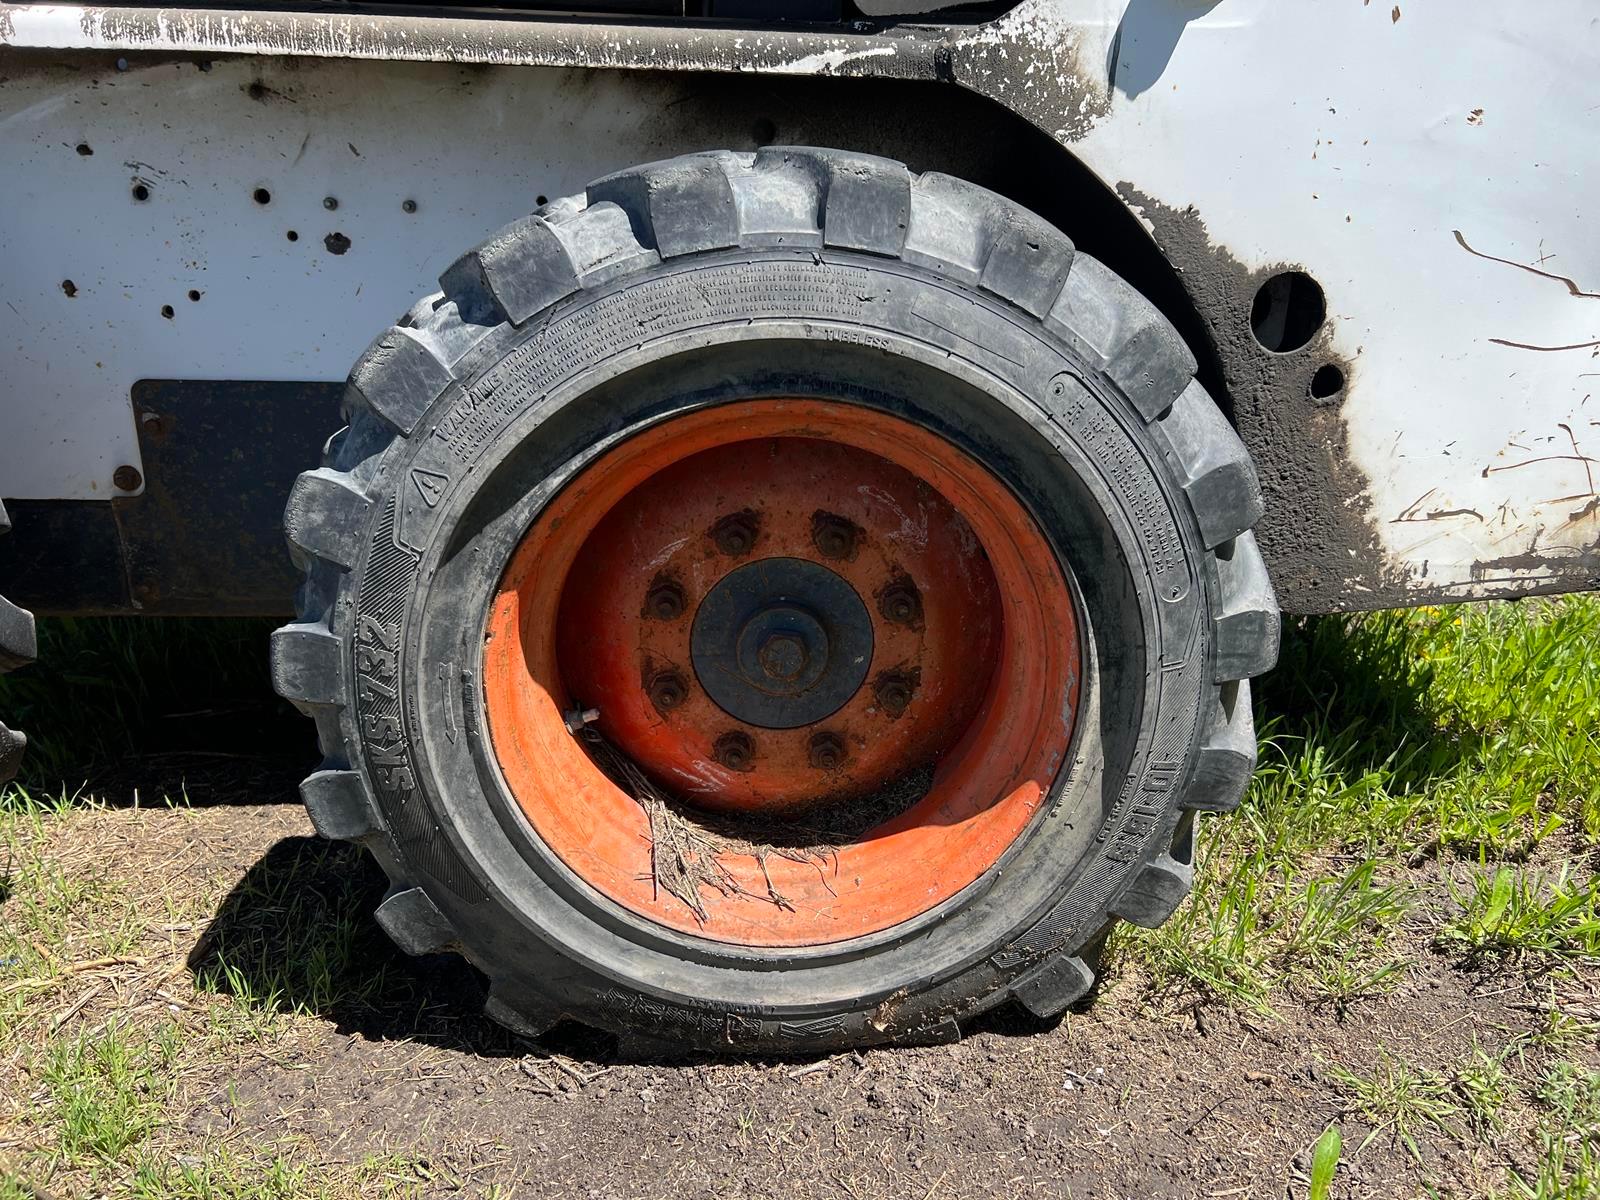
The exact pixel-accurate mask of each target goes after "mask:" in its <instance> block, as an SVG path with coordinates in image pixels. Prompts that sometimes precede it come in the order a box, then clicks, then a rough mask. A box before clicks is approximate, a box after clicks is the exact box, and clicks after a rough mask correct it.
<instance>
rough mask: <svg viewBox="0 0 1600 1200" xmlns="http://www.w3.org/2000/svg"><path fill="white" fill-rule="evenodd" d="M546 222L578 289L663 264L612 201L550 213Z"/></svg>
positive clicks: (658, 255)
mask: <svg viewBox="0 0 1600 1200" xmlns="http://www.w3.org/2000/svg"><path fill="white" fill-rule="evenodd" d="M545 219H546V221H547V222H548V223H549V226H550V231H551V232H552V233H554V234H555V236H556V239H557V240H558V241H559V242H560V243H561V245H562V246H563V247H564V248H565V250H566V252H567V261H568V262H570V263H571V264H572V270H573V272H574V274H575V275H576V276H577V279H578V286H579V287H591V286H593V285H595V284H598V283H604V282H605V281H606V280H608V279H611V278H613V277H615V276H618V275H625V274H627V273H629V272H630V271H642V270H644V269H645V268H647V267H649V266H651V265H653V264H655V263H658V262H660V261H661V255H660V254H659V253H657V252H656V250H655V249H654V247H651V246H646V245H645V244H644V243H642V242H641V241H640V240H639V239H638V238H637V237H635V236H634V232H633V222H632V221H631V220H630V219H629V217H628V214H627V213H626V212H625V211H624V210H623V209H622V208H621V207H620V206H619V205H616V204H613V203H610V202H609V201H606V202H602V203H599V204H591V205H590V206H589V207H588V208H585V209H582V210H580V211H578V212H570V213H569V212H554V213H549V214H547V216H546V218H545Z"/></svg>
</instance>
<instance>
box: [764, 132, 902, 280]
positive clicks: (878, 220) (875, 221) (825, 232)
mask: <svg viewBox="0 0 1600 1200" xmlns="http://www.w3.org/2000/svg"><path fill="white" fill-rule="evenodd" d="M774 161H777V162H783V163H795V164H800V165H802V166H803V167H806V168H808V169H810V170H812V171H815V172H817V173H818V174H819V176H820V177H821V178H822V179H823V180H824V181H825V184H824V186H825V189H826V190H825V192H824V195H823V200H822V243H823V245H825V246H837V247H839V248H840V249H842V250H861V251H865V252H866V253H868V254H884V255H888V256H890V257H892V258H897V257H899V255H900V251H901V249H902V248H903V247H904V246H905V242H906V227H907V225H909V224H910V220H911V172H910V171H908V170H907V169H906V167H905V164H904V163H897V162H895V161H894V160H893V159H889V158H878V157H876V156H875V155H871V154H846V153H844V152H842V151H838V150H808V149H804V148H793V147H769V148H767V149H765V150H762V151H760V152H759V153H758V154H757V155H756V165H757V166H758V167H759V166H761V165H763V164H765V163H769V162H774Z"/></svg>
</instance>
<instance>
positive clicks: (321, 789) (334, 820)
mask: <svg viewBox="0 0 1600 1200" xmlns="http://www.w3.org/2000/svg"><path fill="white" fill-rule="evenodd" d="M300 799H301V800H302V801H304V802H305V806H306V812H307V813H308V814H309V815H310V817H311V823H312V824H313V825H315V826H316V827H317V833H318V834H320V835H321V836H322V837H325V838H327V839H329V840H330V841H347V842H357V841H360V840H361V839H362V838H366V837H371V836H372V835H373V834H375V833H378V832H380V831H381V829H382V826H381V825H380V824H379V822H378V818H377V816H376V815H375V814H374V812H373V809H372V802H371V801H370V800H369V799H368V797H367V788H366V785H365V784H364V783H362V781H361V776H360V775H359V774H358V773H356V772H355V771H317V772H316V773H314V774H312V775H308V776H307V777H306V778H305V779H304V780H303V781H302V782H301V784H300Z"/></svg>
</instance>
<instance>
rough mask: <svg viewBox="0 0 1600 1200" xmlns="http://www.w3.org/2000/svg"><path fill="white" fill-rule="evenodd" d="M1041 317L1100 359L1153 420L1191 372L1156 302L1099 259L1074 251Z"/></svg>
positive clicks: (1183, 350) (1189, 356) (1192, 368)
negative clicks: (1050, 304)
mask: <svg viewBox="0 0 1600 1200" xmlns="http://www.w3.org/2000/svg"><path fill="white" fill-rule="evenodd" d="M1045 322H1046V324H1048V325H1049V326H1050V327H1051V328H1053V329H1055V330H1056V331H1057V332H1058V333H1060V334H1062V335H1063V336H1064V337H1066V338H1067V339H1068V340H1069V341H1070V342H1073V343H1074V344H1076V345H1077V346H1078V348H1079V350H1080V351H1082V352H1086V353H1088V354H1089V355H1090V356H1091V357H1093V358H1096V359H1097V360H1098V362H1099V363H1100V364H1103V366H1104V369H1105V372H1106V374H1107V375H1109V376H1110V377H1111V380H1112V382H1114V383H1115V384H1116V385H1117V386H1118V387H1119V388H1121V389H1122V392H1123V394H1124V395H1126V396H1127V397H1128V399H1129V400H1130V401H1131V402H1132V403H1133V406H1134V408H1136V409H1137V410H1138V412H1139V415H1140V416H1142V417H1143V418H1144V419H1145V420H1146V421H1152V420H1154V419H1155V418H1156V417H1157V416H1158V415H1159V414H1160V413H1161V412H1163V411H1165V409H1166V408H1167V406H1168V405H1170V404H1171V403H1172V402H1173V401H1174V400H1176V399H1177V398H1178V396H1179V394H1180V393H1181V392H1182V391H1183V389H1184V388H1185V387H1187V386H1188V384H1189V381H1190V380H1191V379H1193V378H1194V373H1195V360H1194V355H1193V354H1192V353H1190V351H1189V347H1188V346H1186V345H1184V342H1183V339H1182V338H1180V337H1179V336H1178V333H1177V330H1175V329H1173V328H1172V326H1171V325H1169V324H1168V323H1167V319H1166V318H1165V317H1163V316H1162V315H1161V314H1160V313H1159V312H1158V311H1157V310H1156V307H1155V306H1154V305H1153V304H1151V303H1150V301H1148V300H1146V299H1145V298H1144V297H1143V296H1141V295H1140V294H1139V293H1138V292H1136V291H1134V289H1133V288H1132V287H1130V286H1129V285H1128V284H1127V283H1125V282H1123V281H1122V279H1120V278H1119V277H1118V276H1116V275H1114V274H1112V273H1111V271H1109V270H1108V269H1107V268H1106V267H1105V265H1104V264H1103V263H1101V262H1100V261H1099V260H1098V259H1094V258H1090V257H1089V256H1088V255H1086V254H1079V255H1077V256H1076V257H1075V258H1074V259H1073V264H1072V270H1071V271H1070V272H1069V273H1068V274H1067V283H1066V286H1065V287H1064V288H1062V289H1061V295H1060V296H1059V297H1058V298H1057V300H1056V303H1055V305H1054V306H1053V307H1052V308H1051V309H1050V312H1049V314H1048V315H1047V316H1046V317H1045Z"/></svg>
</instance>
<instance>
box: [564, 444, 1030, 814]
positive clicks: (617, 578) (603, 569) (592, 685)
mask: <svg viewBox="0 0 1600 1200" xmlns="http://www.w3.org/2000/svg"><path fill="white" fill-rule="evenodd" d="M732 514H749V516H748V518H747V519H748V520H749V522H750V524H751V526H752V527H753V528H754V530H755V537H754V542H753V545H752V546H751V547H750V549H749V550H748V551H747V552H745V553H744V554H739V555H729V554H727V553H725V552H724V551H722V550H721V549H719V548H718V545H717V541H716V539H715V538H714V537H713V536H712V533H711V531H712V530H713V529H714V528H715V527H716V526H717V524H718V522H719V521H721V520H724V519H726V518H727V517H728V516H730V515H732ZM819 515H821V516H823V517H829V516H831V517H834V518H838V519H840V520H841V521H842V522H848V523H849V524H850V525H851V526H853V527H854V528H856V529H858V530H859V531H860V533H859V535H858V536H857V538H856V540H855V541H856V544H855V549H854V551H853V553H851V554H850V555H849V556H848V557H846V558H829V557H826V556H824V555H823V554H821V553H819V552H818V550H817V548H816V545H815V544H814V540H813V533H812V531H813V528H814V526H815V525H816V524H817V523H818V517H819ZM773 557H783V558H805V559H811V560H814V561H816V562H819V563H821V564H822V565H824V566H826V567H827V568H828V569H829V570H832V571H834V572H835V573H836V574H838V575H839V576H840V577H842V578H843V579H844V580H845V581H846V582H847V583H849V584H850V585H851V586H852V587H853V588H854V589H855V591H856V594H857V595H858V596H860V597H861V598H862V600H863V601H865V603H866V605H867V609H868V612H869V613H870V614H871V616H872V618H873V637H874V651H873V661H872V665H871V667H870V668H869V669H868V672H867V683H866V686H864V687H863V688H861V690H860V691H858V692H857V693H856V695H855V697H854V698H853V699H852V700H851V701H849V702H848V703H846V704H845V706H844V707H843V708H842V709H840V710H839V711H838V712H836V713H834V714H833V715H832V716H830V717H827V718H825V719H824V720H822V721H821V722H818V723H817V724H815V725H805V726H801V727H800V728H797V729H764V728H761V727H759V726H751V725H741V724H740V723H739V722H738V721H736V720H734V719H733V718H732V717H730V716H729V715H728V714H727V713H725V712H724V711H723V710H722V709H721V708H720V707H718V705H717V704H716V703H715V702H714V701H713V700H712V699H711V697H710V696H708V695H707V694H706V692H705V691H704V690H703V689H702V688H700V687H699V686H696V684H695V670H694V666H693V664H692V662H691V660H690V630H691V627H692V625H693V623H694V621H693V617H694V611H695V608H696V606H697V605H698V604H699V602H700V600H701V599H702V598H703V597H704V596H705V595H706V594H707V593H708V592H709V591H710V590H711V588H712V587H713V586H715V584H716V583H717V582H718V581H719V580H720V579H721V578H722V577H723V576H724V575H726V574H727V573H728V572H729V571H731V570H733V569H734V568H736V567H738V566H741V565H743V564H744V563H746V562H751V561H754V560H756V559H761V558H773ZM907 578H909V579H910V580H911V581H912V582H913V583H914V584H915V585H916V587H917V588H918V590H919V591H920V592H921V595H922V610H923V611H922V614H921V616H920V619H918V620H914V621H912V622H910V623H909V624H902V623H898V622H895V621H891V620H889V619H888V618H886V617H885V616H883V614H882V613H881V612H880V611H879V609H880V607H881V605H880V598H881V597H882V595H883V593H884V592H886V591H887V590H889V589H890V588H891V587H893V586H894V585H895V583H896V581H897V580H902V579H907ZM664 582H670V583H672V584H675V585H676V586H677V587H678V588H679V589H680V590H681V592H682V594H683V596H684V598H685V600H686V605H685V609H684V612H683V614H682V615H681V616H679V617H677V618H675V619H668V620H662V619H659V618H657V617H655V616H654V615H653V614H651V613H647V612H646V611H645V610H646V604H645V598H646V597H647V596H648V595H649V594H650V592H651V589H652V588H653V587H657V586H661V584H662V583H664ZM999 607H1000V604H999V595H998V593H997V591H996V588H995V582H994V576H993V574H992V572H991V571H990V569H989V565H988V563H987V561H986V560H985V558H984V555H983V552H982V550H981V549H980V548H979V546H978V540H977V538H976V537H975V536H974V535H973V533H972V530H971V528H970V527H969V526H968V525H967V523H966V522H965V521H963V520H962V519H961V517H960V516H959V515H957V513H956V512H955V511H954V510H953V509H952V508H951V507H950V505H949V503H948V502H947V501H946V500H945V499H944V498H943V497H942V496H940V495H938V494H937V493H936V492H934V491H933V489H932V488H930V487H929V486H928V485H927V484H925V483H923V482H922V481H921V480H919V479H918V478H917V477H916V476H914V475H912V474H911V473H910V472H909V471H907V470H905V469H904V468H903V467H899V466H896V465H895V464H894V463H892V462H890V461H889V460H888V459H886V458H883V457H882V456H881V455H878V454H874V453H872V452H870V451H867V450H862V449H858V448H857V447H854V446H850V445H846V444H844V443H841V442H836V441H828V440H825V439H822V438H815V437H766V438H757V439H751V440H747V441H739V442H733V443H730V444H728V445H725V446H718V447H715V448H713V449H710V450H702V451H700V452H699V453H698V454H693V455H690V456H689V457H688V458H685V459H683V460H682V461H681V462H677V463H674V464H673V465H672V466H670V467H667V468H666V469H665V470H662V471H660V472H659V473H657V474H656V475H654V476H653V477H652V478H650V479H649V480H647V481H646V482H645V483H644V484H642V485H641V486H639V487H637V488H635V489H634V490H633V491H632V492H631V493H629V494H628V495H627V496H626V497H625V498H624V499H623V500H622V501H621V503H619V504H617V505H616V506H615V507H614V508H613V509H612V510H611V511H610V512H609V513H608V514H606V516H605V518H604V520H602V521H601V522H600V523H599V524H598V525H597V526H596V527H595V529H594V532H593V533H592V534H591V535H590V536H589V538H588V539H587V541H586V542H585V544H584V547H583V549H582V551H581V552H580V553H579V555H578V557H577V560H576V561H575V562H574V564H573V566H572V570H571V571H570V572H569V573H568V576H567V581H566V585H565V593H564V595H563V597H562V604H561V610H560V613H559V616H558V618H557V620H558V626H559V629H560V633H559V641H558V645H557V653H558V655H559V657H560V660H561V665H562V674H563V678H564V679H565V681H566V683H567V686H568V688H569V690H570V691H571V693H572V695H573V698H574V700H575V701H576V702H577V703H579V704H582V705H585V706H589V705H593V706H595V707H598V708H599V709H600V731H601V732H602V733H603V734H605V735H606V737H608V738H609V739H610V740H611V741H612V742H613V743H614V744H615V745H617V746H619V747H622V748H623V749H625V750H626V751H627V753H628V755H629V757H631V758H632V759H633V760H634V761H635V762H637V763H638V764H639V765H640V766H641V767H643V768H644V769H645V770H646V771H647V772H648V773H649V774H650V775H651V776H652V777H653V778H655V779H657V780H658V781H659V782H660V783H662V784H663V785H664V786H665V787H667V788H668V789H669V790H671V791H672V792H674V793H676V794H678V795H681V796H682V797H684V798H685V799H687V800H690V801H692V802H694V803H697V804H701V805H704V806H706V807H709V808H717V809H734V810H757V809H759V810H765V811H782V810H796V809H803V808H806V807H809V806H811V805H813V804H815V803H817V802H818V801H819V800H821V799H823V798H825V797H828V798H835V797H847V796H850V795H857V796H859V795H865V794H867V793H869V792H871V791H872V790H873V789H875V788H877V787H879V786H880V785H882V784H884V783H887V782H888V781H889V780H890V779H893V778H895V777H897V776H899V775H901V774H904V772H905V771H906V770H907V769H908V768H911V767H917V766H921V765H922V764H924V763H927V762H929V761H931V760H932V759H933V758H934V757H935V756H937V755H938V754H940V753H942V752H944V751H945V750H948V749H949V748H950V746H952V745H953V744H954V743H955V741H956V739H957V737H959V735H960V733H961V731H962V730H963V729H965V728H966V726H967V724H968V722H969V721H970V720H971V719H972V716H973V714H974V713H975V712H976V711H977V708H978V705H979V704H980V703H981V702H982V700H983V695H984V691H985V690H986V688H987V687H988V683H989V677H990V675H992V674H993V672H994V640H995V632H996V624H997V614H998V612H999ZM663 672H667V673H672V674H676V675H678V676H680V677H681V678H683V679H685V680H686V681H688V682H689V684H690V687H689V689H688V696H687V699H685V700H684V702H683V703H682V704H681V705H680V706H678V707H676V708H672V709H670V710H669V711H667V712H665V713H662V712H659V711H658V710H657V708H656V706H655V705H653V704H652V703H651V699H650V696H649V694H648V691H647V687H648V684H649V681H650V680H651V679H652V678H654V677H656V676H657V675H659V674H661V673H663ZM886 672H889V673H898V674H900V675H903V676H905V677H906V678H907V679H912V680H915V681H916V683H917V686H916V689H915V693H914V696H913V699H912V701H911V704H910V706H909V707H908V708H907V709H906V711H905V712H904V713H903V714H901V715H899V716H898V717H891V716H890V715H889V714H888V713H886V712H885V711H883V709H882V706H881V705H880V704H879V703H878V698H877V695H876V694H875V691H874V688H873V686H872V685H873V681H874V680H875V679H876V678H877V677H878V676H880V675H883V674H884V673H886ZM736 729H737V730H742V731H743V732H744V733H745V734H746V735H747V736H749V737H750V739H751V741H752V742H753V744H754V746H755V754H754V757H753V760H752V762H751V764H750V769H749V770H748V771H737V772H731V773H730V772H728V771H725V770H721V769H716V770H714V771H707V770H706V768H705V764H706V763H707V762H708V761H709V760H710V759H711V757H712V755H711V748H712V745H713V743H715V742H716V740H717V738H718V737H719V736H720V735H721V734H723V733H725V732H728V731H730V730H736ZM823 731H825V732H830V733H833V734H835V735H837V736H838V737H839V738H840V739H841V740H842V741H843V743H844V745H845V751H846V757H845V761H844V763H843V764H842V765H841V766H840V767H838V768H837V769H835V770H831V771H828V770H819V769H818V768H816V767H814V766H812V765H811V761H810V757H811V756H810V743H811V739H812V738H813V737H814V736H815V735H816V734H817V733H818V732H823ZM713 765H714V764H713Z"/></svg>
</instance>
